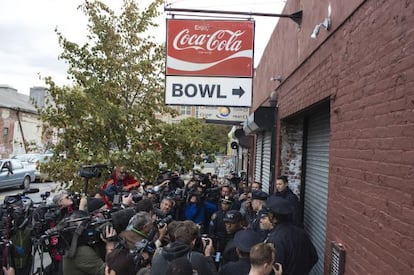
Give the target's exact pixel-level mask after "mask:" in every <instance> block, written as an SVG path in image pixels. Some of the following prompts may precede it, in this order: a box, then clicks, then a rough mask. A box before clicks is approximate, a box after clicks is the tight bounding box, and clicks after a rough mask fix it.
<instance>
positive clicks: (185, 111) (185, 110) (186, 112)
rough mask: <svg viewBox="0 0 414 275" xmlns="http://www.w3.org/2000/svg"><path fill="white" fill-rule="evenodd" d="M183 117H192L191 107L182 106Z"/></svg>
mask: <svg viewBox="0 0 414 275" xmlns="http://www.w3.org/2000/svg"><path fill="white" fill-rule="evenodd" d="M181 115H182V116H185V115H187V116H190V115H191V106H181Z"/></svg>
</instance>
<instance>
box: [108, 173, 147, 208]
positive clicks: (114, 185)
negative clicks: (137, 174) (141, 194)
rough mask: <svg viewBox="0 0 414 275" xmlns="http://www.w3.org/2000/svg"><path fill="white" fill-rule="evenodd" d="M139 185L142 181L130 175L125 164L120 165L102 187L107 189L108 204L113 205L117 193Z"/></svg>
mask: <svg viewBox="0 0 414 275" xmlns="http://www.w3.org/2000/svg"><path fill="white" fill-rule="evenodd" d="M139 186H140V182H139V181H138V180H136V179H135V178H134V177H133V176H131V175H129V174H128V172H127V171H126V169H125V167H124V166H119V167H117V169H115V171H114V173H113V174H112V176H111V178H110V179H109V180H108V181H107V182H106V183H105V184H104V185H103V186H102V189H103V190H104V191H105V195H106V197H107V203H108V206H111V205H112V202H113V201H114V196H115V195H116V194H118V193H120V192H122V191H131V190H132V189H134V188H138V187H139Z"/></svg>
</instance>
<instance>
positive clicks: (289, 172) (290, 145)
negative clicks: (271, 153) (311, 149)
mask: <svg viewBox="0 0 414 275" xmlns="http://www.w3.org/2000/svg"><path fill="white" fill-rule="evenodd" d="M280 132H281V136H282V144H281V148H280V150H281V152H280V158H281V166H280V173H278V175H277V176H279V175H285V176H288V178H289V187H290V189H292V191H293V192H294V193H295V194H296V195H298V196H299V193H300V184H301V177H302V153H303V151H302V150H303V142H302V139H303V119H298V120H294V121H284V122H283V123H282V127H281V130H280Z"/></svg>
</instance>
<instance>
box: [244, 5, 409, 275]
mask: <svg viewBox="0 0 414 275" xmlns="http://www.w3.org/2000/svg"><path fill="white" fill-rule="evenodd" d="M299 10H302V11H303V17H302V22H301V24H300V25H298V24H296V23H295V22H293V20H290V19H280V20H279V23H278V25H277V26H276V28H275V30H274V32H273V34H272V37H271V39H270V41H269V43H268V45H267V47H266V49H265V52H264V54H263V57H262V59H261V62H260V63H259V66H258V67H257V69H256V74H255V78H254V86H253V87H254V88H253V107H252V111H251V114H252V115H255V114H257V115H258V114H259V112H261V111H260V110H263V109H269V108H270V109H271V111H269V112H271V113H272V114H273V115H274V118H275V122H274V123H273V125H272V126H271V127H269V126H264V127H259V128H258V129H254V130H253V131H248V132H250V134H251V135H254V139H255V146H254V148H255V150H254V151H253V152H252V153H251V159H250V163H251V167H250V170H251V171H253V173H254V174H255V175H254V178H255V179H254V180H255V181H260V182H261V183H262V184H263V186H268V187H267V188H268V189H267V190H266V191H270V192H272V191H273V184H274V179H275V177H276V176H279V175H287V176H288V177H289V181H290V186H291V188H292V189H293V190H294V192H295V193H296V194H297V195H298V196H299V198H300V201H301V205H302V216H303V222H304V228H305V230H306V231H307V232H308V234H309V235H310V237H311V239H312V241H313V243H314V244H315V246H316V248H317V251H318V254H319V258H320V259H319V262H318V264H317V265H316V266H315V267H314V269H313V271H312V272H313V274H341V272H342V273H344V274H355V275H356V274H414V264H413V263H414V262H413V259H414V250H413V248H414V203H413V202H414V181H413V179H414V69H413V68H414V31H413V26H414V16H413V15H414V2H412V1H403V0H395V1H391V0H382V1H378V0H349V1H340V0H309V1H300V0H289V1H287V4H286V6H285V9H284V12H283V13H284V14H292V13H294V12H297V11H299ZM256 35H260V30H258V31H257V34H256ZM269 79H272V80H276V81H272V80H269ZM270 116H271V115H270ZM246 125H247V126H248V125H249V123H248V121H246V123H245V130H246ZM247 128H248V127H247ZM247 130H248V129H247ZM263 175H266V177H263Z"/></svg>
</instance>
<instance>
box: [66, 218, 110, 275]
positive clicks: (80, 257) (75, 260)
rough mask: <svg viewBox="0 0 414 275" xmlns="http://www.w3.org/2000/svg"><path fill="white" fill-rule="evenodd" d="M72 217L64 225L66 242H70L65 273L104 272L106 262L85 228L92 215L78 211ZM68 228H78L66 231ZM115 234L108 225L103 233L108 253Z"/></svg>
mask: <svg viewBox="0 0 414 275" xmlns="http://www.w3.org/2000/svg"><path fill="white" fill-rule="evenodd" d="M70 219H71V220H69V221H68V224H66V225H64V227H63V228H64V229H63V231H64V232H63V233H61V235H62V236H63V238H65V240H66V242H67V243H68V244H70V247H69V249H68V250H67V251H66V253H65V256H64V257H63V275H72V274H77V275H78V274H81V275H83V274H84V275H88V274H91V275H95V274H104V272H105V263H104V261H103V260H102V258H101V257H100V256H99V253H98V251H97V249H96V246H94V245H93V244H90V242H89V240H88V238H89V235H88V234H87V233H88V232H86V231H87V230H85V229H87V228H86V225H87V223H88V222H89V219H90V217H89V216H87V215H86V214H85V212H82V211H76V212H74V213H73V214H72V215H71V217H70ZM58 226H59V225H58ZM68 228H76V229H75V231H74V232H73V230H71V231H66V230H68ZM115 235H116V232H115V230H114V229H113V228H111V227H106V228H105V234H103V235H101V239H102V240H103V241H104V242H105V243H106V253H109V252H111V251H112V250H113V248H114V242H113V241H114V240H113V238H114V237H115Z"/></svg>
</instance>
